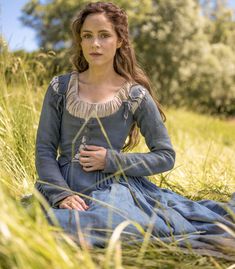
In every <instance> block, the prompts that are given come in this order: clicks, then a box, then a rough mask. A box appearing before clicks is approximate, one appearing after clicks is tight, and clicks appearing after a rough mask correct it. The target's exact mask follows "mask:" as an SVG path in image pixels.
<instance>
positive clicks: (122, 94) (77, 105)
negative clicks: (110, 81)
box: [66, 71, 133, 119]
mask: <svg viewBox="0 0 235 269" xmlns="http://www.w3.org/2000/svg"><path fill="white" fill-rule="evenodd" d="M132 84H133V83H132V82H129V81H127V82H126V83H125V84H124V85H123V86H122V87H121V88H120V89H119V91H118V92H117V93H116V95H115V96H114V97H113V98H112V99H111V100H109V101H106V102H102V103H90V102H86V101H84V100H81V99H80V98H79V96H78V87H79V84H78V72H77V71H73V72H72V74H71V77H70V81H69V84H68V90H67V92H66V109H67V110H68V112H69V113H70V114H71V115H73V116H75V117H79V118H84V119H88V118H90V117H99V118H102V117H106V116H109V115H111V114H113V113H115V112H116V111H117V110H118V109H119V108H120V106H121V105H122V102H123V100H127V99H128V94H129V90H130V87H131V85H132Z"/></svg>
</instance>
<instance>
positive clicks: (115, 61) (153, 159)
mask: <svg viewBox="0 0 235 269" xmlns="http://www.w3.org/2000/svg"><path fill="white" fill-rule="evenodd" d="M72 32H73V37H74V44H73V45H74V55H73V57H72V63H73V65H74V71H73V72H71V73H68V74H64V75H61V76H57V77H55V78H53V80H52V81H51V83H50V85H49V87H48V90H47V93H46V95H45V99H44V103H43V108H42V112H41V117H40V122H39V127H38V132H37V141H36V168H37V172H38V174H39V179H40V180H38V181H37V182H36V188H37V189H38V190H39V191H40V192H41V193H42V194H43V195H44V196H45V198H46V199H47V201H48V202H49V204H50V206H51V207H50V209H51V211H52V212H53V213H54V214H55V216H56V218H57V219H58V221H59V224H60V225H61V227H63V229H64V230H65V231H66V232H68V233H71V234H73V235H76V234H77V230H78V229H81V230H82V232H83V234H84V237H85V239H86V241H87V242H88V243H89V244H90V245H100V246H101V245H104V244H105V236H106V235H107V234H108V233H107V230H109V229H110V230H111V231H112V230H113V229H114V228H115V227H117V225H118V224H120V223H121V222H123V221H124V220H130V221H133V222H132V223H134V222H137V223H139V224H140V225H141V226H142V228H143V229H144V230H146V229H148V228H149V227H150V226H151V227H152V228H151V233H152V235H153V238H152V239H154V236H158V237H161V238H162V239H163V240H164V238H165V239H166V240H169V238H170V236H171V235H175V236H176V237H177V236H180V235H186V234H189V233H199V234H207V235H209V237H207V239H208V242H209V241H210V239H211V238H210V235H220V236H221V235H223V236H224V238H226V239H228V240H229V237H230V235H229V234H228V233H226V232H225V231H224V230H223V229H222V228H221V227H220V226H218V225H217V224H215V222H220V223H222V224H223V225H226V226H227V227H229V228H230V229H234V228H235V225H234V223H233V222H232V217H231V216H229V214H228V213H227V211H226V210H225V209H224V208H223V205H222V204H221V203H216V202H214V201H199V202H195V201H191V200H188V199H186V198H184V197H182V196H180V195H178V194H176V193H174V192H172V191H170V190H167V189H162V188H158V187H157V186H156V185H155V184H153V183H151V182H150V181H149V180H148V179H147V178H146V177H145V176H149V175H153V174H157V173H162V172H165V171H168V170H170V169H172V168H173V166H174V162H175V151H174V149H173V146H172V144H171V140H170V138H169V135H168V132H167V129H166V127H165V125H164V123H163V121H164V120H165V116H164V113H163V112H162V110H161V108H160V104H159V103H158V102H157V101H156V100H154V98H153V94H152V91H151V87H150V83H149V80H148V78H147V76H146V75H145V74H144V72H143V71H142V70H141V68H140V67H139V66H138V65H137V63H136V59H135V55H134V51H133V49H132V47H131V44H130V41H129V37H128V21H127V15H126V13H125V12H124V11H123V10H122V9H120V8H119V7H118V6H116V5H115V4H112V3H105V2H97V3H90V4H88V5H87V6H85V8H84V9H83V10H81V11H80V13H79V14H78V15H77V17H76V18H75V19H74V21H73V23H72ZM137 127H139V129H140V132H141V134H142V135H143V136H144V137H145V140H146V144H147V146H148V148H149V150H150V152H148V153H125V152H124V150H126V149H130V148H133V146H135V145H136V144H137V143H138V138H139V133H138V129H137ZM127 137H128V138H129V139H128V142H127V143H126V144H125V145H124V143H125V141H126V138H127ZM58 146H59V150H60V152H59V158H58V160H57V159H56V158H57V149H58ZM121 149H123V151H122V152H121ZM227 206H228V207H229V208H230V209H232V210H233V211H235V206H234V204H232V202H231V203H230V204H228V205H227ZM47 216H48V219H49V220H50V218H49V214H47ZM78 219H79V221H78ZM78 224H79V225H78ZM78 226H79V228H78ZM105 230H106V232H105ZM125 232H126V234H125V238H127V236H130V235H132V236H131V238H140V239H141V236H140V232H139V231H138V230H137V228H136V227H135V225H133V224H130V225H129V226H127V227H126V229H125ZM133 235H135V237H133ZM200 236H201V235H198V234H197V235H195V234H194V235H191V236H189V237H188V241H187V240H186V239H184V240H181V241H180V242H181V244H182V245H183V243H184V242H185V244H186V243H187V242H189V240H191V241H190V242H191V243H192V246H194V247H198V246H201V247H202V245H203V247H206V245H207V244H206V243H201V244H200V240H201V237H200ZM167 238H168V239H167ZM184 238H185V236H184ZM203 238H204V239H205V238H206V236H204V237H203ZM214 238H215V237H214ZM129 239H130V238H129Z"/></svg>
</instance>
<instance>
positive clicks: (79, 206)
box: [72, 197, 86, 210]
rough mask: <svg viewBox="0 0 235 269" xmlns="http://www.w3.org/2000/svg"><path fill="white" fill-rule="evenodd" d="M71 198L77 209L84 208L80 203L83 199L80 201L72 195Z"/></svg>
mask: <svg viewBox="0 0 235 269" xmlns="http://www.w3.org/2000/svg"><path fill="white" fill-rule="evenodd" d="M73 198H74V199H73V201H72V203H73V205H75V206H76V207H77V208H78V209H81V210H85V209H86V208H85V207H83V204H82V202H83V200H82V202H80V201H78V200H76V199H75V197H73Z"/></svg>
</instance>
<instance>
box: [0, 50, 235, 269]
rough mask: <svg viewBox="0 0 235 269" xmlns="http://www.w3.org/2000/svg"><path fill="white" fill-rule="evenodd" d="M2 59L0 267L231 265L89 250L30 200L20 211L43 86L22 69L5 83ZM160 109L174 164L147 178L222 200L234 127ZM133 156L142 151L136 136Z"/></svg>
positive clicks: (231, 173)
mask: <svg viewBox="0 0 235 269" xmlns="http://www.w3.org/2000/svg"><path fill="white" fill-rule="evenodd" d="M7 55H8V54H7V52H5V54H2V55H1V58H0V60H1V62H0V63H1V73H0V75H1V77H0V84H1V85H2V90H1V92H0V175H1V177H0V180H1V183H2V184H1V186H0V190H1V195H0V201H1V209H0V216H1V218H0V268H4V269H5V268H22V269H27V268H40V269H41V268H56V269H59V268H63V269H64V268H118V269H121V268H227V267H228V266H230V265H231V264H232V262H228V261H225V260H223V259H218V258H215V257H208V256H201V255H199V254H195V253H192V252H189V253H184V252H183V251H182V250H181V249H179V248H177V247H175V246H174V245H172V244H171V245H162V244H160V243H159V244H156V245H151V244H149V245H148V244H147V245H146V248H144V247H143V245H139V246H132V247H130V246H129V247H127V246H126V247H124V246H123V245H122V244H121V242H120V241H119V240H116V241H115V240H114V241H111V242H110V245H109V247H108V248H107V249H93V250H89V249H87V248H86V246H85V245H83V246H81V247H79V246H77V245H76V244H75V243H74V242H73V241H72V240H71V239H70V237H69V236H67V235H65V234H64V233H63V232H62V231H60V229H59V228H56V227H52V226H49V225H48V223H47V222H46V220H45V218H44V215H43V213H42V211H41V208H40V206H39V202H38V201H37V200H35V201H34V203H33V204H32V205H31V207H29V208H28V209H25V208H24V207H22V205H21V204H20V199H21V197H22V196H23V195H25V194H29V193H31V192H32V190H33V183H34V182H35V180H36V171H35V167H34V144H35V134H36V130H37V124H38V119H39V114H40V108H41V103H42V99H43V96H44V93H45V90H46V87H47V86H44V87H42V88H34V87H32V86H30V85H31V84H30V83H29V82H28V81H30V77H28V75H27V70H25V69H24V65H22V68H21V69H19V70H18V73H17V76H18V77H21V78H22V80H21V81H20V83H16V82H12V83H10V84H7V83H6V81H5V66H6V65H9V66H11V65H10V63H9V60H8V58H7ZM25 74H26V75H25ZM165 112H166V115H167V122H166V127H167V129H168V132H169V135H170V137H171V140H172V143H173V146H174V148H175V150H176V163H175V167H174V169H172V170H171V171H168V172H166V173H163V174H159V175H156V176H152V177H150V180H151V181H153V182H155V183H156V184H157V185H158V186H160V187H164V188H165V187H166V188H169V189H171V190H173V191H175V192H177V193H180V194H182V195H185V196H187V197H189V198H190V199H194V200H198V199H215V200H218V201H228V200H229V197H230V196H231V194H232V193H233V192H234V191H235V159H234V153H235V142H234V141H235V124H234V123H230V122H226V121H225V120H223V121H222V120H219V119H216V118H213V117H209V116H203V115H198V114H196V113H193V112H189V111H186V110H183V109H182V110H175V109H167V110H165ZM134 151H143V152H144V151H147V147H146V145H145V144H144V142H143V139H142V143H141V145H139V146H138V147H137V148H136V149H135V150H134ZM121 230H122V229H121V227H119V228H118V229H117V231H116V233H117V234H118V233H120V232H121ZM117 238H118V237H117ZM231 268H232V267H231Z"/></svg>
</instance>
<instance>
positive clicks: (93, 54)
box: [90, 53, 102, 57]
mask: <svg viewBox="0 0 235 269" xmlns="http://www.w3.org/2000/svg"><path fill="white" fill-rule="evenodd" d="M90 55H91V56H94V57H97V56H101V55H102V54H100V53H90Z"/></svg>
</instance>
